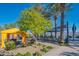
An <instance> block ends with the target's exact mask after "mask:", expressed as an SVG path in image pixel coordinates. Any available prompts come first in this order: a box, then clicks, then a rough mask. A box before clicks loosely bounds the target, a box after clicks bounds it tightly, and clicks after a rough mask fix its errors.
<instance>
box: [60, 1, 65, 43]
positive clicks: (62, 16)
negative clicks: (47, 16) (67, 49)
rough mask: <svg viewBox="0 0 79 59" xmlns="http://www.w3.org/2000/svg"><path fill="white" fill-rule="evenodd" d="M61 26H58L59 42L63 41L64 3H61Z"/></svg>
mask: <svg viewBox="0 0 79 59" xmlns="http://www.w3.org/2000/svg"><path fill="white" fill-rule="evenodd" d="M60 5H61V28H60V43H64V36H63V35H64V8H65V4H64V3H61V4H60Z"/></svg>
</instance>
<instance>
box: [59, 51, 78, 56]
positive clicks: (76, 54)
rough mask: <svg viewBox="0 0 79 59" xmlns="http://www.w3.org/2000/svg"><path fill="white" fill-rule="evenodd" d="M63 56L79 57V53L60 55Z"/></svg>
mask: <svg viewBox="0 0 79 59" xmlns="http://www.w3.org/2000/svg"><path fill="white" fill-rule="evenodd" d="M60 55H61V56H79V53H75V52H64V53H61V54H60Z"/></svg>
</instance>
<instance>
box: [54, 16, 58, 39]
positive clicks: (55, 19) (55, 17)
mask: <svg viewBox="0 0 79 59" xmlns="http://www.w3.org/2000/svg"><path fill="white" fill-rule="evenodd" d="M54 21H55V39H57V23H56V21H57V16H56V15H55V16H54Z"/></svg>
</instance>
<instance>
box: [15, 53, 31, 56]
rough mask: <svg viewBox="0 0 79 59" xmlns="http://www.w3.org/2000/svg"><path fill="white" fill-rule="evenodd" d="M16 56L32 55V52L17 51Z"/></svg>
mask: <svg viewBox="0 0 79 59" xmlns="http://www.w3.org/2000/svg"><path fill="white" fill-rule="evenodd" d="M16 56H32V54H31V53H30V52H26V53H24V54H21V53H17V54H16Z"/></svg>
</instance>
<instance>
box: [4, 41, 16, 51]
mask: <svg viewBox="0 0 79 59" xmlns="http://www.w3.org/2000/svg"><path fill="white" fill-rule="evenodd" d="M14 48H16V44H15V42H14V41H12V40H11V41H8V42H5V50H11V49H14Z"/></svg>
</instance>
